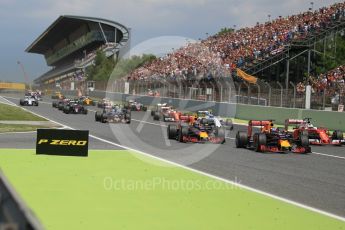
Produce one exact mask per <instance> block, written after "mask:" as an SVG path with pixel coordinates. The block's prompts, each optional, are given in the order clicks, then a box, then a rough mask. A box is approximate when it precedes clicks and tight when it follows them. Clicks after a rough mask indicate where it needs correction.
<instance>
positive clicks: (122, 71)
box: [111, 54, 156, 80]
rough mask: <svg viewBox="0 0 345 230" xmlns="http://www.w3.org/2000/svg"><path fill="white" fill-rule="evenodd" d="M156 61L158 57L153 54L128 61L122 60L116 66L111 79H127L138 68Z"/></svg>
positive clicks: (135, 57) (133, 57)
mask: <svg viewBox="0 0 345 230" xmlns="http://www.w3.org/2000/svg"><path fill="white" fill-rule="evenodd" d="M155 59H156V56H154V55H153V54H144V55H142V56H132V57H130V58H128V59H122V60H120V61H119V62H118V63H117V64H116V66H115V68H114V70H113V72H112V73H111V79H113V80H114V79H118V78H122V77H125V76H126V75H128V74H129V73H130V72H132V71H133V70H135V69H136V68H139V67H141V66H143V65H145V64H146V63H150V62H152V61H153V60H155Z"/></svg>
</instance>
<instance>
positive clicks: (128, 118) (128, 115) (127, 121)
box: [125, 113, 132, 124]
mask: <svg viewBox="0 0 345 230" xmlns="http://www.w3.org/2000/svg"><path fill="white" fill-rule="evenodd" d="M125 119H126V123H127V124H130V123H131V120H132V118H131V114H130V113H126V114H125Z"/></svg>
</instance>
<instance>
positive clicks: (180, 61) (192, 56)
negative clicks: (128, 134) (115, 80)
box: [127, 2, 345, 87]
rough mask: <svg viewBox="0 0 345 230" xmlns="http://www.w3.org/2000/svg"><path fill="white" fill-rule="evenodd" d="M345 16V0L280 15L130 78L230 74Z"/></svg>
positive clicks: (188, 47)
mask: <svg viewBox="0 0 345 230" xmlns="http://www.w3.org/2000/svg"><path fill="white" fill-rule="evenodd" d="M344 17H345V2H342V3H336V4H334V5H332V6H329V7H324V8H321V9H319V10H316V11H313V12H312V11H308V12H304V13H300V14H297V15H293V16H288V17H279V18H277V19H275V20H273V21H270V22H266V23H264V24H259V23H257V24H256V26H254V27H251V28H243V29H240V30H237V31H234V32H230V33H226V34H221V35H214V36H211V37H208V38H207V39H205V40H202V41H200V42H195V43H188V44H187V45H186V46H184V47H181V48H180V49H177V50H174V51H173V52H172V53H169V54H167V55H165V56H164V57H161V58H158V59H156V60H154V61H152V62H150V63H147V64H145V65H144V66H142V67H140V68H137V69H135V70H134V71H133V72H131V73H130V74H129V75H128V76H127V79H128V80H150V79H156V78H159V79H161V78H165V79H173V80H176V79H188V78H190V77H195V76H207V77H216V76H229V75H230V74H231V73H232V72H233V71H234V70H235V69H236V68H243V67H246V66H247V65H248V64H249V63H252V62H253V61H254V60H263V59H265V58H267V57H270V56H272V55H276V54H278V53H280V52H282V51H283V50H284V46H286V45H289V44H290V43H291V41H292V40H296V39H304V38H306V37H307V36H308V35H310V34H312V33H314V32H317V31H320V30H321V29H323V28H327V27H329V25H330V24H331V23H332V22H333V21H335V20H340V19H343V18H344ZM301 87H302V86H301Z"/></svg>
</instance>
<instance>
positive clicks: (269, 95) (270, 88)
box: [265, 82, 272, 106]
mask: <svg viewBox="0 0 345 230" xmlns="http://www.w3.org/2000/svg"><path fill="white" fill-rule="evenodd" d="M265 84H266V85H267V86H268V106H271V96H272V87H271V85H270V84H269V83H268V82H265Z"/></svg>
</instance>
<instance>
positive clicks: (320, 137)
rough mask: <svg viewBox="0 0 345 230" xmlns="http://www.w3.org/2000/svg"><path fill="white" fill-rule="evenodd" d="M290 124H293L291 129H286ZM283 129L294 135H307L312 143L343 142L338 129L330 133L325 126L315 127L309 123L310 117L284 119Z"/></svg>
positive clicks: (340, 143)
mask: <svg viewBox="0 0 345 230" xmlns="http://www.w3.org/2000/svg"><path fill="white" fill-rule="evenodd" d="M290 125H295V127H294V128H293V130H292V131H291V130H288V128H289V126H290ZM285 130H286V131H287V132H289V133H290V134H292V135H293V136H294V137H296V136H299V135H301V134H303V135H308V138H309V142H310V144H312V145H342V144H344V134H343V132H341V131H340V130H335V131H334V132H333V133H331V132H330V131H329V130H328V129H327V128H321V127H315V126H314V125H313V124H312V123H311V118H305V119H303V120H302V119H286V120H285Z"/></svg>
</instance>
